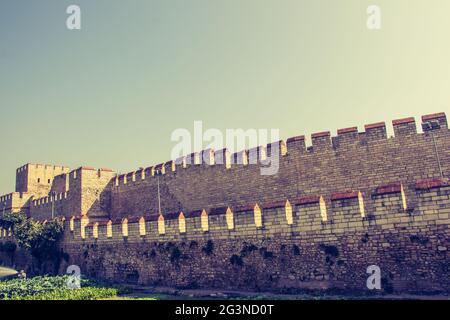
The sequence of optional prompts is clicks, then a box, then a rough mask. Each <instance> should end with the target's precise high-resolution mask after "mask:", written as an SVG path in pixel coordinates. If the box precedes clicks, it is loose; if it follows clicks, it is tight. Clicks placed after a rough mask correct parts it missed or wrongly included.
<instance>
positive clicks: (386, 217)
mask: <svg viewBox="0 0 450 320" xmlns="http://www.w3.org/2000/svg"><path fill="white" fill-rule="evenodd" d="M415 185H416V188H415V189H414V190H413V191H414V192H415V193H416V194H417V197H418V199H419V205H418V206H417V207H416V208H415V209H414V211H413V212H410V211H408V210H406V209H407V208H406V207H404V197H405V195H404V190H403V186H402V185H401V184H397V183H394V184H388V185H382V186H379V187H377V188H375V189H374V190H371V192H369V193H368V194H365V193H363V192H361V191H343V192H333V193H331V194H329V195H308V196H303V197H300V198H297V199H285V198H282V199H279V200H277V201H271V202H267V203H257V202H251V203H249V204H246V205H242V206H235V207H233V206H224V207H219V208H213V209H210V210H206V209H197V210H193V211H190V212H183V211H179V212H171V213H166V214H163V215H160V216H154V215H142V216H140V217H123V218H121V219H113V220H104V221H97V222H94V223H89V220H88V218H87V217H86V216H72V217H71V218H68V219H67V221H66V230H67V231H68V232H70V236H69V235H67V237H69V238H70V241H89V242H90V241H100V242H105V241H127V242H142V241H144V239H146V241H163V242H167V241H180V240H183V241H186V240H196V239H205V237H206V238H207V239H227V238H228V239H229V238H235V237H241V238H244V239H245V238H248V237H272V236H282V237H291V236H294V235H296V234H304V235H307V234H311V233H320V234H336V235H337V234H341V233H352V232H363V231H364V230H370V229H380V230H384V229H390V230H395V229H397V228H402V227H408V228H412V226H415V228H420V226H429V225H434V226H439V225H442V226H448V225H449V224H450V185H449V184H448V183H447V182H445V181H440V182H439V184H438V183H436V182H432V183H430V181H429V180H420V181H416V183H415ZM325 199H329V200H331V206H329V207H327V205H326V204H325ZM369 202H372V204H373V206H372V207H373V208H374V210H373V211H365V207H366V205H367V204H368V203H369ZM438 207H439V208H441V209H442V210H441V211H439V212H438V211H436V210H435V208H438ZM444 208H446V209H445V210H443V209H444ZM83 219H84V220H83ZM83 221H84V222H83Z"/></svg>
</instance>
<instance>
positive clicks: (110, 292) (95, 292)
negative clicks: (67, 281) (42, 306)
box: [8, 287, 117, 300]
mask: <svg viewBox="0 0 450 320" xmlns="http://www.w3.org/2000/svg"><path fill="white" fill-rule="evenodd" d="M116 295H117V289H115V288H97V287H85V288H80V289H72V290H71V289H62V288H59V289H56V290H53V291H49V292H41V293H38V294H34V295H28V296H13V297H12V298H10V299H8V300H98V299H105V298H111V297H115V296H116Z"/></svg>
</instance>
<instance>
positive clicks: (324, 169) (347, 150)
mask: <svg viewBox="0 0 450 320" xmlns="http://www.w3.org/2000/svg"><path fill="white" fill-rule="evenodd" d="M437 118H438V120H439V121H441V124H442V126H441V129H440V130H436V131H434V133H433V134H434V137H435V141H436V144H437V149H438V152H439V156H440V161H441V164H442V169H443V173H444V176H445V177H450V132H449V130H448V127H447V121H446V119H445V116H442V115H441V116H440V117H437ZM412 120H414V119H412ZM393 125H394V132H395V137H391V138H387V135H386V127H385V125H384V124H383V123H382V124H373V125H367V126H366V131H365V132H363V133H358V132H356V131H355V130H356V129H355V128H349V129H342V130H339V131H338V135H337V136H336V137H330V134H329V133H320V134H316V135H313V138H312V141H313V145H312V147H311V148H306V146H305V141H304V138H302V137H296V138H292V139H289V140H288V141H287V154H286V155H283V156H280V157H281V159H280V169H279V172H278V174H276V175H272V176H263V175H261V174H260V165H246V166H244V165H231V168H229V169H227V168H226V167H225V165H208V164H206V163H203V164H198V165H194V164H192V165H187V167H186V168H183V166H181V165H177V166H176V170H175V171H172V170H171V165H166V170H165V174H164V175H163V176H161V177H160V189H161V205H162V211H163V213H171V212H176V211H181V210H182V211H185V212H189V211H194V210H198V209H201V208H205V209H211V208H214V207H221V206H225V205H231V206H239V205H245V204H248V203H249V202H251V201H257V202H260V203H262V202H269V201H272V200H274V199H277V198H280V197H284V198H295V197H299V196H302V195H308V194H317V193H318V194H330V193H331V192H334V191H335V190H355V189H358V190H361V191H362V192H366V191H368V190H371V189H373V188H375V187H376V186H378V185H381V184H388V183H392V182H402V183H403V185H404V186H405V187H408V188H407V192H408V193H409V194H408V197H407V199H408V205H409V206H410V207H412V206H414V204H415V202H416V199H415V193H414V192H412V193H411V192H410V191H409V190H411V188H413V185H414V181H416V180H419V179H426V178H432V177H440V171H439V166H438V162H437V160H436V155H435V150H434V144H433V140H432V136H431V134H430V133H429V132H426V133H423V134H418V133H417V131H416V125H415V122H411V118H407V119H401V120H396V121H394V122H393ZM153 169H154V167H150V168H147V169H146V170H145V174H144V175H142V174H141V173H140V172H137V173H134V172H132V173H129V174H126V175H123V176H120V177H119V178H118V179H117V182H114V183H113V184H112V190H111V199H112V202H111V216H112V217H113V218H114V219H116V218H121V217H124V216H141V215H144V214H156V213H157V212H158V203H157V178H156V177H155V176H152V174H151V172H152V170H153ZM125 181H126V183H125ZM326 201H327V202H328V205H330V203H329V199H326ZM367 209H371V208H367Z"/></svg>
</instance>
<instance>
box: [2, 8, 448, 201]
mask: <svg viewBox="0 0 450 320" xmlns="http://www.w3.org/2000/svg"><path fill="white" fill-rule="evenodd" d="M74 3H75V4H78V5H79V6H80V7H81V11H82V30H80V31H69V30H67V29H66V26H65V20H66V17H67V14H66V13H65V10H66V7H67V6H68V5H70V4H74ZM370 4H378V5H379V6H380V7H381V10H382V29H381V30H380V31H376V32H374V31H369V30H368V29H367V28H366V19H367V15H366V8H367V6H368V5H370ZM448 12H450V2H449V1H446V0H431V1H425V0H408V1H404V0H389V1H387V0H379V1H365V0H340V1H337V0H335V1H330V0H220V1H219V0H143V1H139V0H130V1H113V0H107V1H106V0H102V1H99V0H89V1H88V0H80V1H76V2H73V1H61V0H54V1H44V0H42V1H24V0H0V121H1V125H0V134H1V137H2V142H1V145H2V147H1V148H2V151H1V166H0V194H4V193H7V192H11V191H13V189H14V175H15V168H17V167H19V166H20V165H22V164H25V163H27V162H35V163H50V164H52V163H54V164H60V165H68V166H70V167H77V166H80V165H89V166H95V167H110V168H112V169H115V170H117V171H121V172H126V171H129V170H133V169H136V168H138V167H140V166H149V165H152V164H156V163H160V162H162V161H165V160H168V159H169V158H170V151H171V148H172V147H173V146H174V143H173V142H171V141H170V134H171V132H172V131H173V130H174V129H176V128H188V129H192V126H193V121H194V120H202V121H203V122H204V126H205V127H214V128H219V129H222V130H223V129H225V128H279V129H280V133H281V136H282V138H287V137H289V136H293V135H298V134H307V135H308V134H310V133H313V132H318V131H323V130H331V131H332V132H335V131H336V129H338V128H341V127H349V126H354V125H357V126H359V127H360V129H361V130H362V128H363V125H364V124H366V123H371V122H378V121H388V122H390V120H392V119H395V118H399V117H406V116H416V117H418V116H419V115H421V114H426V113H433V112H440V111H448V110H449V108H448V101H449V98H450V90H449V89H448V88H449V87H450V64H449V62H448V59H449V58H448V57H450V44H449V39H450V38H449V36H448V32H449V30H450V20H449V19H448Z"/></svg>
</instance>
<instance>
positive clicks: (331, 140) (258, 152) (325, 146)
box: [115, 113, 448, 186]
mask: <svg viewBox="0 0 450 320" xmlns="http://www.w3.org/2000/svg"><path fill="white" fill-rule="evenodd" d="M421 119H422V122H426V121H431V120H437V121H438V122H439V124H440V128H439V129H437V130H434V133H435V134H438V135H439V134H443V135H448V125H447V118H446V115H445V114H444V113H435V114H429V115H424V116H422V118H421ZM392 127H393V131H394V136H393V137H391V138H388V136H387V129H386V123H385V122H378V123H372V124H367V125H364V129H365V131H363V132H359V131H358V128H357V127H349V128H343V129H338V130H337V135H335V136H332V135H331V132H330V131H324V132H318V133H313V134H311V141H312V145H311V146H310V147H309V148H307V147H306V142H305V136H304V135H301V136H295V137H290V138H288V139H287V140H286V141H284V140H281V141H278V142H273V143H269V144H267V145H265V146H258V147H254V148H251V149H248V150H241V151H238V152H235V153H230V152H229V151H228V150H227V149H226V148H225V149H222V150H218V151H215V150H213V149H206V150H202V151H200V152H193V153H191V154H189V155H186V156H183V157H180V158H178V159H175V160H170V161H168V162H165V163H161V164H158V165H155V166H150V167H147V168H146V169H139V170H137V171H132V172H128V173H125V174H121V175H120V176H118V177H117V178H116V181H115V186H121V185H126V184H129V183H130V181H131V182H136V180H145V179H146V178H147V177H154V176H155V170H160V172H161V173H162V174H167V173H174V172H176V171H177V170H180V169H187V168H189V167H197V166H214V165H222V166H224V167H225V168H226V169H231V166H232V165H235V166H247V165H248V164H259V165H261V164H262V165H264V164H266V162H265V161H266V160H267V157H268V156H270V155H271V153H270V150H271V149H275V148H276V150H277V152H278V153H279V155H280V156H281V157H283V156H285V155H288V154H289V152H300V153H319V154H318V156H320V153H321V152H323V151H325V150H332V151H335V152H340V151H341V150H340V149H344V150H343V151H346V150H345V149H346V148H348V147H361V148H365V149H366V148H367V147H368V145H371V146H375V144H374V141H380V140H385V141H388V140H391V139H394V140H395V139H396V138H399V139H402V138H404V137H410V138H412V137H411V136H412V135H416V136H417V138H418V139H420V138H421V137H422V136H424V135H425V136H426V135H427V132H428V131H425V132H424V133H419V132H418V131H417V128H416V120H415V119H414V118H413V117H409V118H403V119H397V120H393V121H392Z"/></svg>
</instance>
